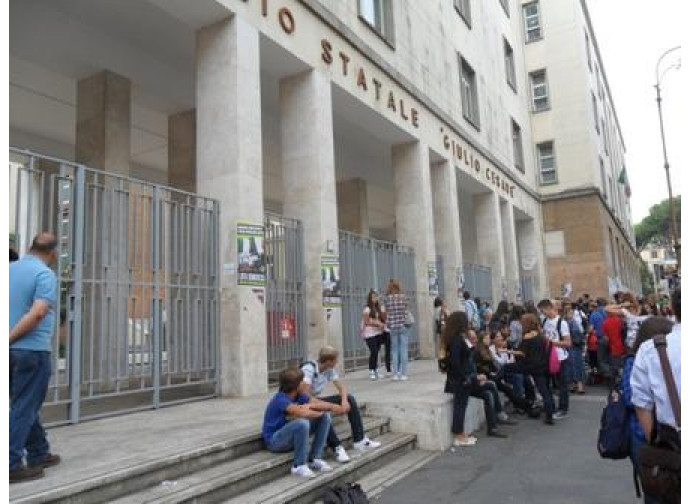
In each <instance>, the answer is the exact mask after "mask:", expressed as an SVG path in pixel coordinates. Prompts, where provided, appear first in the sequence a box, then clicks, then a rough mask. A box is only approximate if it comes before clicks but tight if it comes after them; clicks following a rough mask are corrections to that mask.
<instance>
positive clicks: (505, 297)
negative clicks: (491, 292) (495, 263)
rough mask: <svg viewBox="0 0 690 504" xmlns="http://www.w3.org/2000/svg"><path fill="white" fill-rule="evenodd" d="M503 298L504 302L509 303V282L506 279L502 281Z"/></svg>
mask: <svg viewBox="0 0 690 504" xmlns="http://www.w3.org/2000/svg"><path fill="white" fill-rule="evenodd" d="M501 298H502V299H503V301H508V282H506V279H505V278H504V279H502V280H501Z"/></svg>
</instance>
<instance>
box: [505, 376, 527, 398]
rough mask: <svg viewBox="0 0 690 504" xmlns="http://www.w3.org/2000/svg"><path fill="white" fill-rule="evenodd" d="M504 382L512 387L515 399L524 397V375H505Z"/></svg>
mask: <svg viewBox="0 0 690 504" xmlns="http://www.w3.org/2000/svg"><path fill="white" fill-rule="evenodd" d="M505 378H506V381H507V382H508V383H510V385H511V386H512V387H513V391H514V392H515V396H516V397H523V398H524V397H525V375H524V374H522V373H506V375H505Z"/></svg>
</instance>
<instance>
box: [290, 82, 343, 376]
mask: <svg viewBox="0 0 690 504" xmlns="http://www.w3.org/2000/svg"><path fill="white" fill-rule="evenodd" d="M331 103H332V97H331V83H330V80H329V79H328V77H327V76H325V75H323V74H321V73H320V72H317V71H314V70H310V71H307V72H303V73H300V74H297V75H294V76H290V77H287V78H285V79H283V80H281V82H280V113H281V146H282V158H281V160H282V167H283V185H284V191H283V192H284V194H285V201H284V206H283V208H284V211H285V214H286V215H287V216H289V217H292V218H296V219H299V220H301V221H302V224H303V225H304V263H305V267H306V276H307V278H306V303H307V324H308V326H307V333H308V354H309V356H310V357H316V355H317V354H318V351H319V349H320V348H321V347H322V346H323V345H325V344H328V345H331V346H333V347H335V348H337V349H338V350H339V351H340V352H341V355H342V350H343V335H342V314H341V309H340V308H329V309H324V307H323V298H322V282H321V256H322V255H323V254H337V253H338V206H337V202H336V182H335V153H334V149H333V112H332V105H331ZM341 363H342V360H341Z"/></svg>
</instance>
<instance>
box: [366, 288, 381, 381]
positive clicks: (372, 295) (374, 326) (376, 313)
mask: <svg viewBox="0 0 690 504" xmlns="http://www.w3.org/2000/svg"><path fill="white" fill-rule="evenodd" d="M384 313H385V311H384V309H383V307H382V306H381V303H379V295H378V293H377V292H376V291H375V290H373V289H372V290H371V291H369V295H368V296H367V305H366V306H365V307H364V311H363V312H362V338H364V341H365V342H366V344H367V346H368V347H369V378H371V379H372V380H377V379H378V378H379V373H378V365H379V349H380V348H381V343H382V342H383V331H384V328H385V315H384Z"/></svg>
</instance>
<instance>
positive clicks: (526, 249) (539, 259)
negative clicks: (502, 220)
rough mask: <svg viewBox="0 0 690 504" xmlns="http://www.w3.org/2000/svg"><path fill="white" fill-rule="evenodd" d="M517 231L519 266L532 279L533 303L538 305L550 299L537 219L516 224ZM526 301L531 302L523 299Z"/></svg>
mask: <svg viewBox="0 0 690 504" xmlns="http://www.w3.org/2000/svg"><path fill="white" fill-rule="evenodd" d="M516 231H517V233H516V234H517V242H518V249H519V251H520V256H519V257H518V265H519V267H520V270H521V271H522V272H523V274H524V275H526V276H530V277H532V292H533V298H534V299H533V301H534V302H535V303H538V302H539V301H540V300H541V299H542V298H545V297H549V294H548V289H547V287H546V285H545V282H544V277H545V268H546V264H545V263H544V245H543V243H542V240H541V239H540V238H539V237H540V233H539V228H538V223H537V222H536V221H535V219H529V220H521V221H519V222H518V223H517V224H516ZM525 301H529V300H528V299H523V302H525Z"/></svg>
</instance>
